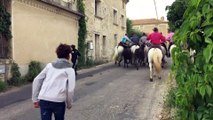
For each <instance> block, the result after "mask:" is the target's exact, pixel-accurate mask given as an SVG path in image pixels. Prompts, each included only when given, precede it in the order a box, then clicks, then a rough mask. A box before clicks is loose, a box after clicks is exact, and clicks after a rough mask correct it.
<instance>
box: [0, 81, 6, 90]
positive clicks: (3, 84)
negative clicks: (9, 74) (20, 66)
mask: <svg viewBox="0 0 213 120" xmlns="http://www.w3.org/2000/svg"><path fill="white" fill-rule="evenodd" d="M6 89H7V83H6V82H3V81H1V80H0V92H3V91H5V90H6Z"/></svg>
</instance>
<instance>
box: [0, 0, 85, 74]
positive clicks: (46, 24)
mask: <svg viewBox="0 0 213 120" xmlns="http://www.w3.org/2000/svg"><path fill="white" fill-rule="evenodd" d="M5 1H6V2H5V4H7V5H6V6H7V9H8V11H9V12H10V13H11V23H12V24H11V32H12V39H11V59H12V61H14V62H15V63H17V64H18V65H19V67H20V72H21V74H22V75H24V74H26V73H27V71H28V65H29V63H30V62H31V61H39V62H41V63H42V64H44V65H45V64H46V63H48V62H51V61H52V60H54V59H55V58H56V57H57V56H56V54H55V50H56V47H57V46H58V45H59V44H60V43H66V44H77V43H78V42H77V40H78V29H79V26H78V20H79V18H80V16H82V15H81V14H80V13H78V12H77V8H76V0H9V1H8V0H5ZM1 59H4V57H2V58H1ZM2 69H4V70H5V69H7V68H2Z"/></svg>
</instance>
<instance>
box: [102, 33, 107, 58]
mask: <svg viewBox="0 0 213 120" xmlns="http://www.w3.org/2000/svg"><path fill="white" fill-rule="evenodd" d="M106 52H107V51H106V36H103V50H102V54H103V56H106Z"/></svg>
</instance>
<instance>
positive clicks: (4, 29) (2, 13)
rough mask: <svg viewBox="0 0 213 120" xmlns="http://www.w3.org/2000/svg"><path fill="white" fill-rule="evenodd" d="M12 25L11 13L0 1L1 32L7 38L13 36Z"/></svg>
mask: <svg viewBox="0 0 213 120" xmlns="http://www.w3.org/2000/svg"><path fill="white" fill-rule="evenodd" d="M10 25H11V21H10V13H8V12H7V10H6V8H5V7H4V6H3V4H2V3H1V2H0V34H2V35H3V36H4V37H5V38H6V39H7V40H9V39H11V38H12V34H11V31H10Z"/></svg>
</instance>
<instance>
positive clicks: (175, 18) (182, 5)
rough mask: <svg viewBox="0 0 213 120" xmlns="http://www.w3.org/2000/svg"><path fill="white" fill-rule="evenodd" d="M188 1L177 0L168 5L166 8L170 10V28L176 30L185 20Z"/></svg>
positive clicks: (168, 16)
mask: <svg viewBox="0 0 213 120" xmlns="http://www.w3.org/2000/svg"><path fill="white" fill-rule="evenodd" d="M188 1H189V0H176V1H175V2H173V3H172V5H171V6H167V7H166V10H168V13H167V19H168V21H169V23H168V24H169V28H170V30H172V31H175V30H176V29H177V28H180V26H181V24H182V22H183V15H184V12H185V10H186V8H187V6H188Z"/></svg>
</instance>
